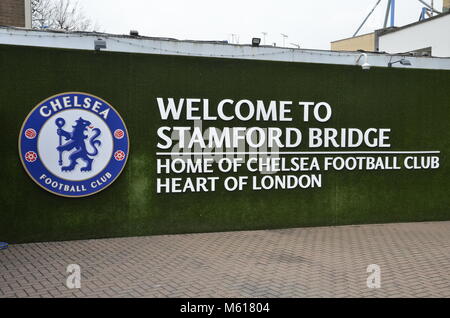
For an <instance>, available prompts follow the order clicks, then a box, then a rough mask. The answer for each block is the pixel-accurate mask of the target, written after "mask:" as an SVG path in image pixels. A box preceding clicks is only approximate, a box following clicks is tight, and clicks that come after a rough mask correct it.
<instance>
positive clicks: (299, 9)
mask: <svg viewBox="0 0 450 318" xmlns="http://www.w3.org/2000/svg"><path fill="white" fill-rule="evenodd" d="M376 2H377V0H341V1H338V0H309V1H307V0H226V1H225V0H223V1H219V0H94V1H93V0H79V3H80V5H81V6H82V7H83V10H84V12H85V14H86V15H87V16H88V17H90V18H91V19H92V20H93V21H95V22H97V23H98V25H99V26H100V31H103V32H108V33H116V34H128V33H129V31H130V30H131V29H133V30H138V31H139V33H140V35H145V36H155V37H171V38H176V39H180V40H185V39H190V40H228V41H231V34H238V36H239V43H241V44H244V43H250V41H251V38H252V37H261V38H263V34H262V32H267V37H266V44H273V43H274V42H276V43H277V45H279V46H281V45H282V43H283V39H282V36H281V34H280V33H284V34H287V35H288V38H287V39H286V41H285V43H286V46H292V45H290V43H296V44H300V46H301V47H302V48H314V49H329V48H330V41H333V40H337V39H342V38H347V37H351V36H352V35H353V33H354V32H355V31H356V29H357V28H358V26H359V24H360V23H361V22H362V21H363V19H364V18H365V16H366V15H367V14H368V13H369V12H370V10H371V9H372V8H373V6H374V5H375V3H376ZM387 2H388V1H387V0H382V1H381V3H380V4H379V6H378V7H377V9H376V11H374V13H373V14H372V16H371V17H370V18H369V20H368V21H367V23H366V25H365V27H364V28H363V29H361V31H360V33H359V34H363V33H368V32H371V31H373V30H374V29H379V28H381V27H382V25H383V21H384V14H385V10H386V4H387ZM427 2H428V3H431V0H427ZM434 6H435V8H437V9H439V11H441V9H442V0H434ZM422 7H423V5H422V4H421V3H420V2H419V1H417V0H396V21H395V24H396V26H401V25H405V24H408V23H412V22H415V21H417V20H418V18H419V15H420V11H421V8H422Z"/></svg>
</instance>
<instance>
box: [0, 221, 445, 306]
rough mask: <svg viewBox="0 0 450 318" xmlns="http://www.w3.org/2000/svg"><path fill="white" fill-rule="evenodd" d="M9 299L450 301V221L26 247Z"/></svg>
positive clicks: (15, 249) (10, 255)
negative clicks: (71, 277) (74, 275)
mask: <svg viewBox="0 0 450 318" xmlns="http://www.w3.org/2000/svg"><path fill="white" fill-rule="evenodd" d="M68 264H78V265H80V266H81V288H80V289H68V288H67V287H66V285H65V282H66V279H67V276H68V274H67V273H66V267H67V265H68ZM369 264H377V265H379V266H380V268H381V288H379V289H370V288H368V287H367V285H366V280H367V277H368V275H369V274H368V273H367V272H366V269H367V266H368V265H369ZM3 297H450V222H429V223H404V224H382V225H361V226H339V227H316V228H296V229H286V230H267V231H243V232H226V233H207V234H183V235H160V236H147V237H130V238H116V239H99V240H83V241H68V242H46V243H31V244H16V245H11V246H10V247H9V248H8V249H7V250H1V251H0V298H3Z"/></svg>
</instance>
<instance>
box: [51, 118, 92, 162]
mask: <svg viewBox="0 0 450 318" xmlns="http://www.w3.org/2000/svg"><path fill="white" fill-rule="evenodd" d="M55 124H56V126H57V127H58V129H57V131H56V133H57V134H58V136H59V146H58V147H56V150H57V151H59V165H60V166H62V164H63V161H62V154H63V152H64V151H71V150H72V149H75V150H74V151H73V152H72V153H71V154H70V156H69V160H70V163H69V165H68V166H64V167H61V171H72V170H73V169H75V166H76V165H77V163H78V162H77V160H78V159H82V160H83V161H85V162H86V166H85V167H82V168H81V169H80V170H81V171H91V170H92V162H93V161H94V159H92V158H90V157H95V156H96V155H97V154H98V146H100V145H101V141H100V140H97V138H98V136H100V134H101V131H100V129H99V128H94V129H93V130H92V131H93V132H94V135H93V136H92V137H91V138H90V139H89V144H90V145H91V147H92V148H93V149H94V151H93V152H88V150H87V148H86V139H87V138H88V136H86V135H85V132H86V131H87V128H88V127H89V126H90V125H91V122H90V121H87V120H84V119H83V118H81V117H80V118H79V119H77V120H75V126H72V127H73V130H72V132H68V131H65V130H63V129H62V127H64V125H65V124H66V122H65V120H64V119H63V118H61V117H60V118H58V119H56V121H55ZM62 137H64V138H65V140H66V141H67V142H66V143H65V144H64V145H63V144H62Z"/></svg>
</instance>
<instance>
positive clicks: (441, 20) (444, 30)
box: [377, 12, 450, 57]
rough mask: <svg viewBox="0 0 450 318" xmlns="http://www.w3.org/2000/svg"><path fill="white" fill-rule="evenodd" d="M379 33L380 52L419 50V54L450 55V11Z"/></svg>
mask: <svg viewBox="0 0 450 318" xmlns="http://www.w3.org/2000/svg"><path fill="white" fill-rule="evenodd" d="M377 33H378V39H377V41H378V50H379V51H380V52H386V53H389V54H401V53H406V52H417V53H418V54H419V55H420V54H422V53H423V54H427V55H430V56H436V57H450V12H449V13H444V14H440V15H437V16H435V17H432V18H429V19H426V20H422V21H419V22H416V23H412V24H409V25H405V26H403V27H399V28H392V29H385V30H379V31H378V32H377Z"/></svg>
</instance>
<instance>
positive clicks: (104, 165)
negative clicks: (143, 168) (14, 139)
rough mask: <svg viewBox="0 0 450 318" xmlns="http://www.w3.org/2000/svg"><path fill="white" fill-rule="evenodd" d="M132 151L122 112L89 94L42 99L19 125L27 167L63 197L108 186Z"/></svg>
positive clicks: (50, 190) (74, 195)
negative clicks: (121, 115) (120, 113)
mask: <svg viewBox="0 0 450 318" xmlns="http://www.w3.org/2000/svg"><path fill="white" fill-rule="evenodd" d="M128 150H129V140H128V132H127V128H126V127H125V123H124V122H123V120H122V118H121V117H120V115H119V113H118V112H117V111H116V110H115V109H114V108H113V107H112V106H111V105H109V104H108V103H107V102H106V101H104V100H102V99H100V98H98V97H96V96H94V95H91V94H87V93H62V94H58V95H55V96H53V97H50V98H48V99H46V100H44V101H43V102H41V103H39V104H38V105H37V106H36V107H35V108H34V109H33V110H32V111H31V112H30V114H29V115H28V116H27V118H26V119H25V122H24V123H23V126H22V129H21V130H20V137H19V154H20V159H21V160H22V163H23V166H24V167H25V170H26V171H27V172H28V174H29V175H30V177H31V178H32V179H33V180H34V182H36V183H37V184H38V185H40V186H41V187H43V188H44V189H45V190H47V191H49V192H52V193H54V194H57V195H61V196H65V197H84V196H88V195H92V194H94V193H97V192H99V191H101V190H103V189H105V188H106V187H107V186H109V185H110V184H111V183H113V182H114V180H115V179H116V178H117V177H118V176H119V175H120V173H121V172H122V170H123V168H124V167H125V163H126V161H127V158H128Z"/></svg>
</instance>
